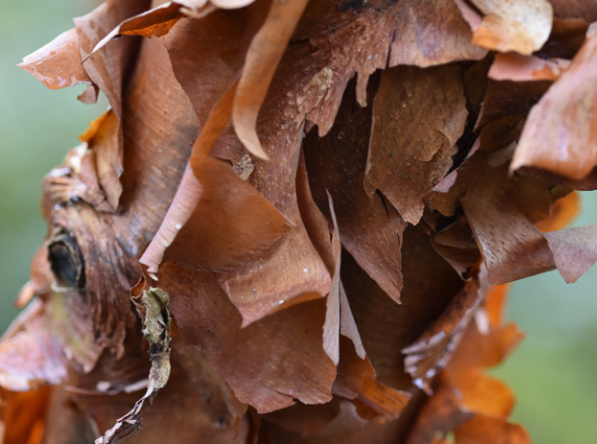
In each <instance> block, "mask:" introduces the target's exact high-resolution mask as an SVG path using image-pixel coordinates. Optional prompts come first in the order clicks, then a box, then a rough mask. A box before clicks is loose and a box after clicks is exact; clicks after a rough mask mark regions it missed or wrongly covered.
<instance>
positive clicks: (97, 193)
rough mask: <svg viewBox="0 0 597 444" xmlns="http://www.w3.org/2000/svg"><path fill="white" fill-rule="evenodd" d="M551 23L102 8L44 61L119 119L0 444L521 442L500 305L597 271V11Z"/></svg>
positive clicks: (529, 3)
mask: <svg viewBox="0 0 597 444" xmlns="http://www.w3.org/2000/svg"><path fill="white" fill-rule="evenodd" d="M553 4H554V9H555V16H556V20H555V21H554V22H553V27H552V8H551V6H550V4H549V3H547V2H546V1H545V0H525V1H520V2H518V3H515V2H514V3H513V2H502V3H499V2H488V1H485V0H473V1H471V2H464V1H459V0H441V1H437V2H433V4H429V5H427V4H424V2H420V1H416V0H412V1H411V0H402V1H396V2H388V1H385V0H373V1H367V2H363V1H342V2H338V1H336V0H322V1H314V0H311V1H309V0H285V1H282V2H280V1H277V0H271V1H270V0H259V1H252V0H211V1H207V0H179V1H172V2H162V1H154V2H149V1H141V0H107V2H106V3H104V4H103V5H101V6H99V7H98V8H97V9H95V10H94V11H92V12H90V13H89V14H88V15H86V16H84V17H81V18H78V19H76V21H75V24H76V27H75V29H74V30H71V31H67V32H66V33H64V34H62V35H61V36H59V37H58V38H57V39H55V40H54V41H53V42H51V43H50V44H49V45H47V46H46V47H44V48H43V49H42V50H40V51H38V52H36V53H34V54H32V55H31V56H29V57H27V58H26V59H25V61H24V64H23V65H22V67H23V68H25V69H26V70H28V71H30V72H31V73H32V74H34V75H35V76H36V77H37V78H38V79H39V80H41V81H42V82H43V83H44V84H45V85H46V86H48V87H49V88H57V87H63V86H67V85H73V84H76V83H81V82H82V83H87V84H88V85H89V88H88V90H87V92H86V93H84V95H83V97H82V99H84V100H86V101H93V100H94V98H95V96H96V93H97V89H98V88H99V89H101V90H102V91H103V92H104V93H105V94H106V96H107V97H108V100H109V102H110V106H111V107H110V109H109V110H108V111H107V112H106V113H104V114H103V115H101V116H100V117H98V118H97V119H96V120H95V121H93V122H92V123H91V125H90V127H89V129H88V130H87V131H86V132H85V133H84V134H83V135H81V137H80V138H81V141H82V144H81V145H79V146H78V147H76V148H74V149H72V150H71V151H70V152H69V153H68V155H67V156H66V159H65V161H64V163H63V164H62V165H61V166H59V167H57V168H55V169H54V170H52V171H51V172H50V174H48V176H46V178H45V179H44V183H43V191H44V196H43V200H42V214H43V216H44V218H45V219H46V221H47V224H48V233H47V237H46V240H45V243H44V245H43V246H42V248H40V250H39V251H38V253H37V254H36V256H35V258H34V260H33V263H32V270H31V280H30V281H29V282H28V283H27V284H26V285H25V286H24V287H23V290H22V291H21V293H20V295H19V297H18V301H17V304H18V305H19V306H20V307H23V306H25V305H26V304H27V303H30V306H29V307H27V308H25V311H24V313H23V314H22V315H21V316H20V317H19V318H18V319H17V320H16V321H15V323H14V324H13V326H12V327H11V328H10V329H9V331H8V332H7V333H6V334H5V335H4V336H3V337H2V339H1V340H0V399H1V402H0V419H1V421H2V427H1V428H0V430H1V432H0V433H1V435H2V439H3V441H2V442H4V443H8V444H13V443H14V444H23V443H27V444H41V443H43V444H78V443H80V442H83V441H84V442H87V441H91V440H93V439H96V443H98V444H103V443H105V444H108V443H109V444H115V443H117V442H120V441H123V440H126V439H130V442H132V443H150V444H153V443H156V444H157V443H164V442H177V443H180V444H187V443H189V444H190V443H195V442H202V443H203V442H204V443H225V444H227V443H231V444H237V443H238V444H240V443H250V444H255V443H262V444H266V443H274V442H275V443H278V442H284V443H326V444H327V443H332V444H334V443H343V444H345V443H358V444H373V443H375V444H386V443H387V444H390V443H396V442H403V443H410V444H412V443H415V444H440V443H441V444H444V443H445V442H447V441H448V438H447V435H448V434H449V433H453V436H455V437H456V440H457V442H459V443H460V442H461V443H469V442H470V443H473V442H475V443H476V442H488V443H495V444H501V443H504V444H505V443H506V442H509V443H515V444H526V443H527V442H528V436H527V434H526V432H525V431H524V430H523V429H522V427H520V426H518V425H513V424H510V423H509V422H508V416H509V415H510V413H511V410H512V407H513V399H514V398H513V394H512V393H511V391H510V390H509V389H508V388H507V387H506V386H505V385H504V384H503V383H501V382H500V381H498V380H496V379H494V378H492V377H489V376H487V375H486V374H485V370H486V368H487V367H490V366H493V365H496V364H498V363H499V362H501V361H502V360H503V359H504V357H505V356H506V355H507V354H508V353H509V352H510V351H511V350H512V348H513V347H515V346H516V345H517V344H518V343H519V342H520V340H521V339H522V334H521V332H520V331H519V330H518V329H517V328H516V326H515V325H514V324H512V323H509V324H506V325H503V324H502V319H501V318H502V313H503V310H504V304H505V288H504V287H493V286H492V285H491V284H495V283H502V282H509V281H512V280H515V279H520V278H523V277H526V276H530V275H532V274H535V273H538V272H541V271H544V270H546V269H550V268H554V267H557V268H558V270H559V271H560V273H561V274H562V276H563V277H564V278H565V279H566V280H567V281H574V280H576V279H578V278H579V277H580V275H582V274H583V273H584V272H585V271H586V270H587V269H588V268H590V266H592V264H593V263H594V262H595V259H596V258H597V255H596V254H595V251H594V250H595V249H594V248H593V245H594V243H595V237H596V236H597V233H595V230H594V227H593V226H589V227H584V228H574V229H569V230H565V229H563V228H564V225H565V224H566V223H567V222H569V221H570V219H571V218H572V217H573V216H574V214H576V212H577V211H578V194H577V193H571V190H572V189H577V190H586V189H596V188H597V173H596V172H595V171H592V170H593V168H594V166H595V162H594V159H592V158H591V152H590V150H589V151H587V149H586V148H587V146H586V144H583V143H581V142H582V141H583V140H585V139H586V137H585V136H586V134H588V133H587V131H588V130H587V128H588V127H589V126H590V125H588V124H587V122H589V121H590V119H589V118H588V117H586V116H580V115H579V114H578V112H579V109H578V107H577V106H576V105H575V106H576V107H575V106H573V107H572V108H573V111H575V112H576V114H575V113H574V112H572V113H571V112H568V110H569V109H572V108H570V106H572V105H570V103H572V101H574V98H575V97H577V96H578V94H581V95H582V97H583V100H584V102H582V101H581V102H582V103H585V102H586V101H589V102H590V101H591V100H592V97H593V93H594V91H593V89H594V88H592V87H591V85H592V84H591V82H588V81H587V79H589V80H590V79H591V75H592V74H591V70H592V65H591V63H592V61H591V60H592V59H591V58H592V52H594V51H593V49H592V45H593V46H594V37H595V36H594V29H593V28H590V30H589V33H588V36H587V38H586V39H585V35H584V33H585V30H586V28H587V22H586V21H587V20H591V18H590V17H592V14H593V12H594V11H592V9H591V8H590V7H583V6H582V5H580V4H579V3H577V2H573V1H569V2H566V1H555V0H554V2H553ZM473 6H474V7H473ZM567 6H569V8H568V10H566V8H567ZM117 36H120V37H121V38H120V39H116V38H115V37H117ZM583 42H584V43H583ZM479 45H481V46H479ZM487 49H491V50H497V51H501V52H506V51H513V52H509V53H504V54H494V53H489V52H488V50H487ZM532 52H534V55H530V53H532ZM570 59H572V61H571V62H570V63H568V60H570ZM355 77H356V78H355ZM578 78H580V79H581V80H582V81H581V82H580V83H578V82H576V81H575V79H578ZM577 83H578V84H579V85H580V87H579V88H577V87H576V86H577ZM546 91H547V94H546ZM563 92H564V93H565V94H564V93H563ZM544 94H545V96H544ZM542 96H543V97H542ZM575 103H576V102H575ZM579 103H580V102H579ZM587 103H588V102H587ZM585 105H586V103H585ZM589 105H590V104H589ZM589 105H587V106H586V107H585V108H586V109H588V110H590V106H589ZM533 107H534V108H533ZM531 108H533V111H531ZM585 108H582V109H585ZM529 112H530V117H528V116H529ZM537 113H539V114H540V115H543V116H544V117H545V118H543V119H539V120H541V121H540V122H539V121H538V120H537V117H536V116H537V115H539V114H537ZM541 113H543V114H541ZM587 115H588V114H587ZM570 116H573V117H574V118H571V117H570ZM579 116H580V117H579ZM527 117H528V122H527ZM587 119H588V120H587ZM554 122H555V123H554ZM561 122H564V126H565V128H564V130H565V131H564V132H565V136H566V137H564V138H563V139H562V138H558V137H552V138H551V139H550V140H549V141H548V143H545V144H543V145H544V146H543V148H542V149H541V150H538V151H537V150H535V151H533V152H531V154H533V153H535V154H537V153H539V155H538V156H535V157H533V156H530V155H529V148H528V147H529V146H531V145H529V143H530V142H529V140H530V137H531V136H529V134H538V133H537V131H539V132H541V131H544V130H543V129H542V128H544V127H543V126H542V125H549V127H548V128H547V129H546V130H545V131H544V133H545V134H548V135H549V134H552V132H553V131H556V132H557V131H560V130H561V128H560V126H561V125H560V126H558V125H559V124H560V123H561ZM589 123H590V122H589ZM315 127H317V128H315ZM537 128H539V129H537ZM589 132H590V131H589ZM521 134H522V135H521ZM558 134H560V133H558ZM539 136H541V135H539ZM543 136H544V135H543ZM543 136H541V137H543ZM534 137H535V136H533V138H534ZM533 140H534V139H533ZM563 141H564V142H566V143H563ZM568 142H570V143H569V144H568ZM546 147H547V148H546ZM589 148H590V146H589ZM545 149H547V151H549V152H550V153H551V154H549V153H548V154H545V153H544V152H543V151H545ZM542 150H543V151H542ZM562 150H568V151H569V152H570V153H573V154H574V156H570V159H572V160H573V162H572V163H570V165H572V166H573V167H574V171H573V172H572V173H570V171H571V170H570V168H568V166H570V165H568V164H562V165H564V166H565V168H564V167H562V166H561V165H560V167H558V168H551V170H552V171H551V172H547V171H543V170H540V169H539V168H537V166H540V167H541V166H545V165H543V164H540V163H538V161H537V158H541V159H545V158H551V157H550V156H551V155H552V154H553V152H555V153H559V152H561V151H562ZM531 151H532V150H531ZM529 156H530V157H529ZM521 158H523V159H526V160H524V162H522V163H521V161H520V160H519V159H521ZM512 159H514V160H512ZM529 159H531V160H529ZM527 160H528V162H527ZM522 165H527V166H526V167H525V168H522V167H521V166H522ZM528 165H530V166H532V167H529V166H528ZM512 166H514V167H515V169H516V171H515V172H514V173H510V172H509V171H510V170H511V169H512ZM516 167H520V168H516ZM44 384H48V385H51V387H45V386H43V385H44ZM42 386H43V387H42ZM139 432H140V433H139ZM137 433H138V434H137ZM508 440H509V441H508Z"/></svg>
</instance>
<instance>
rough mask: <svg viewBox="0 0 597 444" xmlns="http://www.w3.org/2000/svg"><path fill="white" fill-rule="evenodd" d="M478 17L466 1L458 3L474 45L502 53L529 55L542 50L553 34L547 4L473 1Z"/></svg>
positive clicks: (544, 1) (542, 1) (539, 0)
mask: <svg viewBox="0 0 597 444" xmlns="http://www.w3.org/2000/svg"><path fill="white" fill-rule="evenodd" d="M472 3H473V4H474V5H475V6H476V7H477V8H478V10H479V11H480V12H481V13H482V14H483V16H482V17H481V16H479V15H478V14H477V13H476V11H473V10H472V9H471V8H470V7H469V6H468V5H466V3H465V2H464V0H456V4H457V5H458V7H459V8H460V10H461V11H462V12H463V16H464V17H465V19H467V21H468V22H469V24H470V25H471V28H472V29H473V44H475V45H479V46H483V47H484V48H487V49H492V50H496V51H501V52H508V51H515V52H518V53H520V54H525V55H530V54H531V53H532V52H533V51H536V50H538V49H539V48H541V46H543V44H544V43H545V41H546V40H547V38H548V37H549V33H550V31H551V23H552V17H553V10H552V7H551V4H550V3H549V2H548V1H547V0H521V1H517V2H495V1H491V0H472Z"/></svg>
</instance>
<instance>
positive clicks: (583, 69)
mask: <svg viewBox="0 0 597 444" xmlns="http://www.w3.org/2000/svg"><path fill="white" fill-rule="evenodd" d="M596 66H597V26H595V25H591V27H590V28H589V30H588V32H587V38H586V40H585V43H584V45H583V46H582V48H581V49H580V51H579V52H578V54H577V55H576V56H575V57H574V59H573V60H572V63H571V64H570V67H569V68H568V69H567V70H566V72H565V73H564V74H562V76H561V77H560V79H559V80H558V81H557V82H556V83H554V84H553V85H552V87H551V88H550V89H549V91H548V92H547V93H546V94H545V95H544V96H543V97H542V98H541V100H540V101H539V103H538V104H537V105H535V106H534V107H533V109H532V110H531V112H530V114H529V117H528V119H527V124H526V125H525V128H524V131H523V133H522V136H521V138H520V143H519V144H518V147H517V149H516V152H515V154H514V159H513V160H512V165H511V168H512V169H513V170H516V169H518V168H520V167H522V166H535V167H539V168H543V169H546V170H549V171H552V172H554V173H557V174H560V175H562V176H566V177H568V178H571V179H575V180H581V179H584V178H585V177H587V175H588V174H589V173H590V172H591V170H592V169H593V168H594V167H595V166H596V165H597V135H596V134H595V128H597V124H596V123H595V116H596V115H597V114H596V113H595V112H594V108H595V103H597V95H596V94H595V90H594V88H593V85H594V84H595V80H596V78H597V77H596V76H597V74H596V73H597V70H596V68H595V67H596Z"/></svg>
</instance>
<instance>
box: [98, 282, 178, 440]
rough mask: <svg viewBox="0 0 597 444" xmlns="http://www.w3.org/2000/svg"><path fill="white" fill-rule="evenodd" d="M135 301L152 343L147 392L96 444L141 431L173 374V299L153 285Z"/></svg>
mask: <svg viewBox="0 0 597 444" xmlns="http://www.w3.org/2000/svg"><path fill="white" fill-rule="evenodd" d="M133 302H134V303H135V305H136V307H137V310H138V312H139V314H140V316H141V318H142V319H143V336H145V339H147V342H148V343H149V351H148V352H149V357H150V360H151V369H150V370H149V377H148V380H149V382H148V384H147V391H146V392H145V394H144V395H143V397H142V398H141V399H139V400H138V401H137V402H136V403H135V406H134V407H133V409H132V410H131V411H130V412H128V413H127V414H126V415H124V416H123V417H121V418H119V419H118V421H116V424H115V425H114V427H112V428H111V429H110V430H108V431H106V432H105V434H104V435H103V436H102V437H100V438H98V439H96V440H95V444H113V443H119V442H121V441H122V440H123V439H126V438H129V437H130V436H131V435H133V434H135V433H136V432H138V431H139V430H140V428H141V419H142V412H143V409H144V408H145V406H146V405H147V404H150V403H151V401H152V400H153V398H155V396H156V395H157V393H158V391H159V390H160V389H162V388H163V387H164V386H165V385H166V383H167V382H168V379H169V377H170V312H169V309H168V304H169V302H170V298H169V296H168V294H167V293H165V292H164V291H162V290H160V289H159V288H149V289H147V290H143V292H142V293H141V294H140V295H138V296H135V297H133Z"/></svg>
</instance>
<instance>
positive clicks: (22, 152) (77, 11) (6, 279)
mask: <svg viewBox="0 0 597 444" xmlns="http://www.w3.org/2000/svg"><path fill="white" fill-rule="evenodd" d="M91 7H92V2H91V1H81V0H60V1H56V2H43V1H40V0H19V1H13V2H8V1H3V2H0V253H1V254H0V283H1V285H2V287H1V293H0V330H2V331H3V330H4V329H5V328H6V326H7V325H8V323H9V321H10V319H12V318H13V317H14V316H15V315H16V313H17V311H16V310H15V309H14V308H13V307H12V301H13V299H14V297H15V295H16V294H17V293H18V290H19V288H20V286H21V285H22V284H24V283H25V282H26V281H27V278H28V269H29V261H30V260H31V257H32V256H33V253H34V252H35V250H36V249H37V247H38V246H39V245H40V244H41V242H42V239H43V236H44V233H45V224H44V222H43V220H42V218H41V216H40V213H39V200H40V195H41V189H40V182H41V178H42V176H43V175H44V174H46V173H47V172H48V171H49V170H50V169H51V168H52V167H53V166H55V165H58V164H59V163H60V162H61V160H62V158H63V157H64V155H65V154H66V151H67V150H68V149H69V148H70V147H72V146H74V145H76V144H77V143H78V140H77V135H78V134H80V133H82V132H83V131H84V130H85V129H86V128H87V124H88V122H89V121H91V120H92V119H93V118H95V117H96V116H98V115H99V114H101V112H102V111H103V110H104V109H105V106H106V102H105V100H101V101H100V103H99V104H98V105H93V106H89V105H83V104H82V103H80V102H78V101H77V100H76V96H77V95H78V94H80V93H81V92H82V90H83V89H84V88H83V87H82V86H80V87H79V88H71V89H65V90H58V91H49V90H47V89H45V88H44V87H43V86H42V85H41V83H39V82H38V81H36V80H35V79H34V78H33V77H32V76H30V75H29V74H27V73H26V72H24V71H22V70H20V69H18V68H17V67H15V64H17V63H19V62H20V61H21V59H22V57H23V56H25V55H27V54H29V53H30V52H32V51H34V50H35V49H37V48H39V47H40V46H42V45H44V44H45V43H46V42H48V41H50V40H51V39H52V38H54V37H55V36H56V35H58V34H59V33H61V32H62V31H65V30H67V29H69V28H70V27H72V26H73V25H72V17H74V16H77V15H82V14H84V13H86V12H87V11H89V10H90V9H91ZM582 199H583V207H584V214H583V215H582V217H580V218H579V219H578V220H577V221H575V225H584V224H588V223H594V222H597V193H594V194H590V193H583V196H582ZM596 284H597V268H596V269H593V270H591V271H590V272H589V273H587V274H586V275H585V276H583V277H582V278H581V279H580V280H579V282H577V283H576V284H574V285H566V284H565V283H564V281H563V279H562V278H561V277H560V276H559V275H558V274H557V273H556V272H551V273H547V274H544V275H542V276H537V277H533V278H530V279H526V280H524V281H522V282H517V283H515V284H514V285H513V291H512V293H511V297H510V305H509V309H508V318H509V319H513V320H515V321H516V322H518V324H519V325H520V327H521V328H522V329H523V330H524V331H525V332H526V334H527V335H528V337H527V339H526V340H525V341H524V342H523V344H522V346H520V347H519V349H518V350H517V351H516V352H515V353H514V354H513V355H512V356H511V357H510V359H509V360H507V361H506V363H505V364H504V365H502V367H501V368H498V369H496V370H495V372H494V373H495V374H497V375H498V376H500V377H502V378H504V379H505V380H506V381H507V382H508V383H509V384H510V385H511V386H512V387H513V388H514V390H515V392H516V395H517V398H518V404H517V407H516V410H515V412H514V420H516V421H518V422H521V423H523V424H524V425H525V426H526V427H527V429H528V430H529V431H530V433H531V436H532V437H533V442H534V443H536V444H561V443H575V444H594V443H595V442H597V438H595V434H594V431H593V430H594V429H593V426H594V423H593V421H594V420H595V418H597V377H595V375H596V373H597V372H596V370H597V342H596V341H595V339H596V338H597V322H595V321H596V320H597V297H595V293H596V292H595V287H596ZM479 444H481V443H479Z"/></svg>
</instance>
